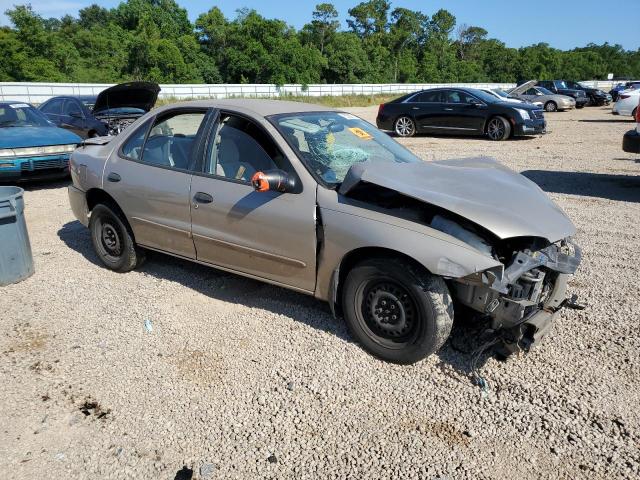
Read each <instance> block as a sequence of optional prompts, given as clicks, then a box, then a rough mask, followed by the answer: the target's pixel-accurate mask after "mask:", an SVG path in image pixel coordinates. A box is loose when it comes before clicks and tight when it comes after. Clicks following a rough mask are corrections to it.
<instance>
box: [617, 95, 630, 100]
mask: <svg viewBox="0 0 640 480" xmlns="http://www.w3.org/2000/svg"><path fill="white" fill-rule="evenodd" d="M630 96H631V95H619V97H620V98H621V99H622V100H624V99H625V98H629V97H630Z"/></svg>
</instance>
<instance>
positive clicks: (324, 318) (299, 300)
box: [58, 221, 352, 342]
mask: <svg viewBox="0 0 640 480" xmlns="http://www.w3.org/2000/svg"><path fill="white" fill-rule="evenodd" d="M58 237H59V238H60V240H62V241H63V242H64V243H65V244H66V245H67V246H68V247H69V248H71V249H72V250H75V251H76V252H78V253H80V254H81V255H82V256H83V257H84V258H86V259H87V260H88V261H89V262H91V263H93V264H94V265H97V266H99V267H101V268H103V267H102V263H101V262H100V260H99V259H98V257H97V256H96V254H95V252H94V250H93V246H92V244H91V236H90V235H89V229H88V228H86V227H85V226H84V225H82V224H81V223H80V222H78V221H74V222H69V223H66V224H65V225H63V226H62V228H61V229H60V230H58ZM136 271H138V272H141V273H143V274H145V275H149V276H152V277H155V278H158V279H161V280H164V281H169V282H176V283H179V284H181V285H184V286H185V287H187V288H190V289H193V290H195V291H197V292H199V293H201V294H203V295H207V296H209V297H211V298H215V299H217V300H223V301H225V302H228V303H235V304H240V305H245V306H247V307H253V308H259V309H262V310H267V311H270V312H272V313H275V314H278V315H284V316H287V317H289V318H292V319H294V320H296V321H298V322H302V323H305V324H307V325H309V326H310V327H313V328H316V329H318V330H322V331H325V332H328V333H331V334H333V335H335V336H337V337H339V338H341V339H342V340H345V341H348V342H351V341H352V340H351V338H350V337H349V334H348V332H347V329H346V326H345V325H344V322H342V321H341V320H336V319H334V318H333V316H332V315H331V312H330V310H329V306H328V305H327V304H326V303H325V302H322V301H320V300H317V299H315V298H313V297H310V296H308V295H303V294H301V293H296V292H293V291H291V290H288V289H285V288H281V287H276V286H274V285H269V284H267V283H264V282H259V281H257V280H252V279H250V278H245V277H242V276H240V275H235V274H232V273H227V272H223V271H221V270H217V269H215V268H213V267H207V266H204V265H200V264H197V263H193V262H190V261H188V260H182V259H179V258H176V257H172V256H170V255H164V254H161V253H156V252H148V253H147V261H146V262H145V263H144V264H143V265H142V266H141V267H140V268H139V269H137V270H136Z"/></svg>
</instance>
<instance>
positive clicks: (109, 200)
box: [86, 187, 135, 241]
mask: <svg viewBox="0 0 640 480" xmlns="http://www.w3.org/2000/svg"><path fill="white" fill-rule="evenodd" d="M86 198H87V211H88V213H91V211H92V210H93V209H94V208H95V206H96V205H98V204H104V205H106V206H108V207H109V208H111V209H112V210H114V213H117V214H118V215H119V216H120V218H121V219H122V220H123V221H124V223H125V225H126V226H127V228H128V229H129V233H130V234H131V236H132V238H133V239H134V241H135V234H134V232H133V228H131V223H130V222H129V218H128V217H127V215H126V214H125V213H124V210H122V208H120V205H118V202H117V201H116V200H115V198H113V197H112V196H111V195H109V194H108V193H107V192H106V191H105V190H102V189H101V188H97V187H94V188H90V189H89V190H88V191H87V193H86Z"/></svg>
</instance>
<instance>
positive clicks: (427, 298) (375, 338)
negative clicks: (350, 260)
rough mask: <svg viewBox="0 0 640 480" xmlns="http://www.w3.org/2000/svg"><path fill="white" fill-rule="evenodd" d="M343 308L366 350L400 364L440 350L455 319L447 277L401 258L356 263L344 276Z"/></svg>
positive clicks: (355, 334)
mask: <svg viewBox="0 0 640 480" xmlns="http://www.w3.org/2000/svg"><path fill="white" fill-rule="evenodd" d="M342 308H343V312H344V313H345V321H346V323H347V327H348V328H349V331H350V332H351V335H352V336H353V337H354V338H355V339H356V340H357V341H358V342H359V343H360V345H362V347H363V348H364V349H365V350H366V351H368V352H369V353H371V354H372V355H374V356H376V357H378V358H381V359H382V360H386V361H389V362H393V363H399V364H411V363H415V362H418V361H420V360H422V359H424V358H425V357H427V356H429V355H431V354H432V353H434V352H436V351H437V350H438V349H439V348H440V347H441V346H442V345H443V344H444V342H445V341H446V340H447V338H448V337H449V333H450V332H451V326H452V324H453V303H452V301H451V295H450V293H449V289H448V288H447V285H446V284H445V282H444V280H442V278H440V277H435V276H432V275H430V274H429V273H428V272H426V271H425V270H424V269H423V268H421V267H418V266H416V265H414V264H412V263H411V262H408V261H405V260H402V259H395V258H393V259H392V258H388V259H371V260H367V261H363V262H361V263H359V264H358V265H356V266H355V267H354V268H353V269H352V270H351V271H350V272H349V273H348V275H347V278H346V279H345V285H344V289H343V295H342Z"/></svg>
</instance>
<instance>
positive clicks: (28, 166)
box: [20, 158, 69, 172]
mask: <svg viewBox="0 0 640 480" xmlns="http://www.w3.org/2000/svg"><path fill="white" fill-rule="evenodd" d="M68 167H69V160H68V159H64V158H57V159H55V160H29V161H28V162H22V165H21V167H20V169H21V170H22V171H23V172H33V171H34V170H50V169H63V168H68Z"/></svg>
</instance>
